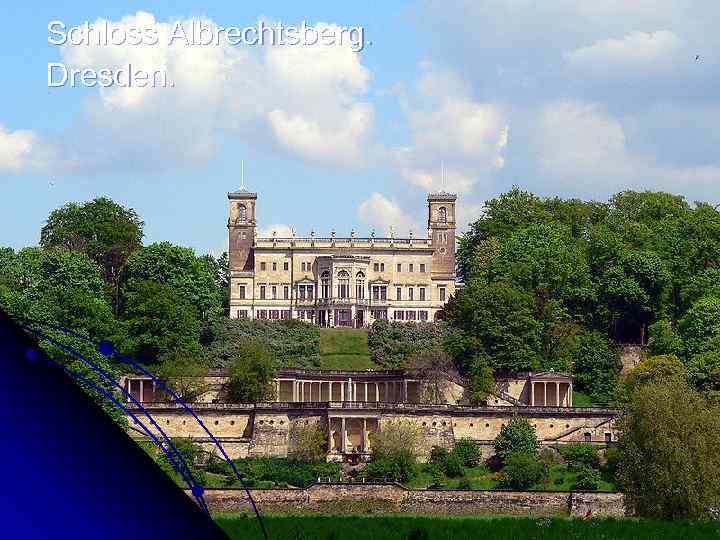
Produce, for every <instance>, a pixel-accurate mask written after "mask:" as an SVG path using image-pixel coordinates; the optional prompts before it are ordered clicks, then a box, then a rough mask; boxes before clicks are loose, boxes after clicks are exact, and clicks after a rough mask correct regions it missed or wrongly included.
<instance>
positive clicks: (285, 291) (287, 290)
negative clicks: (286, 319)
mask: <svg viewBox="0 0 720 540" xmlns="http://www.w3.org/2000/svg"><path fill="white" fill-rule="evenodd" d="M283 298H284V299H285V300H287V299H288V298H290V287H288V286H287V285H286V286H285V287H283Z"/></svg>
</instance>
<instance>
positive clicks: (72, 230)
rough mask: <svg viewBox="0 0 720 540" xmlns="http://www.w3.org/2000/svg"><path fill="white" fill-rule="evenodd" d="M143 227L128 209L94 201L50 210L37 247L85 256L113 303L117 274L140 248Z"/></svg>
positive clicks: (139, 220) (118, 280)
mask: <svg viewBox="0 0 720 540" xmlns="http://www.w3.org/2000/svg"><path fill="white" fill-rule="evenodd" d="M144 225H145V224H144V223H143V221H142V220H141V219H140V218H139V217H138V215H137V213H136V212H135V210H133V209H132V208H125V207H123V206H121V205H119V204H117V203H116V202H114V201H113V200H112V199H109V198H107V197H98V198H96V199H94V200H92V201H89V202H86V203H83V204H80V205H78V204H76V203H68V204H66V205H65V206H63V207H61V208H58V209H56V210H53V211H52V212H51V213H50V216H49V217H48V219H47V223H46V224H45V226H44V227H43V228H42V231H41V233H40V245H41V246H42V247H44V248H51V247H61V248H65V249H67V250H70V251H77V252H81V253H85V254H86V255H87V256H88V257H90V258H91V259H92V260H93V261H95V262H96V263H97V264H98V266H100V268H102V271H103V277H104V279H105V281H106V282H107V283H108V284H109V285H110V286H111V289H112V291H113V297H114V299H115V302H116V303H117V298H118V286H119V282H120V274H121V271H122V269H123V266H124V265H125V263H126V261H127V259H128V257H129V256H130V254H131V253H132V252H133V251H135V250H136V249H138V248H139V247H140V246H141V245H142V238H143V226H144Z"/></svg>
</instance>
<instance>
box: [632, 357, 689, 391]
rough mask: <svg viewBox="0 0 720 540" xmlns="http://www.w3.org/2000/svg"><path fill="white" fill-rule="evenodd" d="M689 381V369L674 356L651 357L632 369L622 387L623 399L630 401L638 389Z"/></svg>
mask: <svg viewBox="0 0 720 540" xmlns="http://www.w3.org/2000/svg"><path fill="white" fill-rule="evenodd" d="M686 379H687V368H686V367H685V365H684V364H683V363H682V362H681V361H680V360H679V359H678V357H677V356H673V355H661V356H649V357H647V358H644V359H643V360H642V361H641V362H640V363H639V364H638V365H636V366H635V367H634V368H632V369H631V370H630V371H629V372H628V374H627V376H626V377H625V379H624V380H623V382H622V386H621V397H622V398H623V399H628V397H629V396H631V395H632V393H633V392H635V391H636V390H637V389H638V388H640V387H641V386H645V385H648V384H651V383H660V382H669V381H676V382H678V383H681V382H684V381H685V380H686Z"/></svg>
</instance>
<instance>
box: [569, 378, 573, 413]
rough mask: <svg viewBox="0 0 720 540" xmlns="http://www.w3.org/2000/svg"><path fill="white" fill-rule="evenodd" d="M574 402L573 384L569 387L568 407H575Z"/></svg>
mask: <svg viewBox="0 0 720 540" xmlns="http://www.w3.org/2000/svg"><path fill="white" fill-rule="evenodd" d="M572 400H573V389H572V382H571V383H570V385H569V386H568V407H572V406H573V402H572Z"/></svg>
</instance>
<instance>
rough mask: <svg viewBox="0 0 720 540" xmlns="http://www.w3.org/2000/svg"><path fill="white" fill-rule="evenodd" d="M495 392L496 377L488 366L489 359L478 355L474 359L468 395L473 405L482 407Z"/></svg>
mask: <svg viewBox="0 0 720 540" xmlns="http://www.w3.org/2000/svg"><path fill="white" fill-rule="evenodd" d="M494 391H495V377H494V376H493V370H492V368H491V367H490V366H488V363H487V358H485V356H483V355H477V356H475V358H474V359H473V363H472V367H471V368H470V384H469V387H468V394H469V397H470V403H471V404H472V405H481V404H483V403H485V402H486V401H487V398H488V396H490V395H491V394H492V393H493V392H494Z"/></svg>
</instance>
